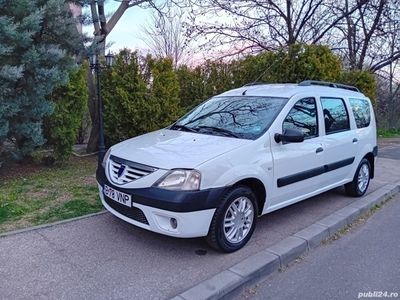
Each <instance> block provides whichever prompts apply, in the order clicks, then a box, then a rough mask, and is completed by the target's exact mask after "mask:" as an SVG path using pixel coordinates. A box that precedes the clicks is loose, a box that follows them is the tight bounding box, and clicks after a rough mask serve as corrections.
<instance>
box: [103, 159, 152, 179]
mask: <svg viewBox="0 0 400 300" xmlns="http://www.w3.org/2000/svg"><path fill="white" fill-rule="evenodd" d="M108 165H109V167H108V171H109V174H110V178H111V180H112V182H114V183H116V184H119V185H122V184H126V183H129V182H132V181H134V180H137V179H139V178H142V177H144V176H147V175H149V174H151V173H153V172H154V171H157V169H156V168H153V167H150V166H146V165H142V164H139V163H135V162H133V161H129V160H126V159H122V158H119V157H116V156H113V155H111V157H110V162H109V164H108Z"/></svg>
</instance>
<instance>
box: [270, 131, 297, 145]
mask: <svg viewBox="0 0 400 300" xmlns="http://www.w3.org/2000/svg"><path fill="white" fill-rule="evenodd" d="M274 138H275V142H277V143H280V142H286V143H301V142H303V141H304V134H303V132H301V131H300V130H298V129H294V128H287V129H285V130H284V131H283V133H282V134H280V133H275V136H274Z"/></svg>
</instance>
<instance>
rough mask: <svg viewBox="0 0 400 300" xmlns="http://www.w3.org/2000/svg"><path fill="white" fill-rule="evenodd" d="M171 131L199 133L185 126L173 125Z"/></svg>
mask: <svg viewBox="0 0 400 300" xmlns="http://www.w3.org/2000/svg"><path fill="white" fill-rule="evenodd" d="M169 129H172V130H182V131H189V132H197V130H196V129H193V128H191V127H187V126H185V125H179V124H174V125H172V126H171V127H170V128H169Z"/></svg>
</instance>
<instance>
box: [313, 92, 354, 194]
mask: <svg viewBox="0 0 400 300" xmlns="http://www.w3.org/2000/svg"><path fill="white" fill-rule="evenodd" d="M346 101H347V100H346V99H344V98H340V97H321V98H320V103H321V107H322V112H323V118H324V120H323V122H322V123H323V125H322V126H323V128H322V129H323V135H322V136H321V141H322V143H323V150H324V151H323V152H324V155H325V156H324V160H325V163H324V165H325V166H324V167H325V173H324V176H323V182H322V184H323V185H324V186H331V185H337V184H339V183H344V182H346V181H348V180H349V178H351V177H352V174H351V173H352V171H351V170H352V167H353V164H354V163H355V159H356V157H355V156H356V153H357V148H358V145H357V144H358V139H357V136H356V133H355V129H354V128H352V126H351V122H350V116H349V109H348V108H349V105H348V103H347V102H346ZM353 126H354V125H353Z"/></svg>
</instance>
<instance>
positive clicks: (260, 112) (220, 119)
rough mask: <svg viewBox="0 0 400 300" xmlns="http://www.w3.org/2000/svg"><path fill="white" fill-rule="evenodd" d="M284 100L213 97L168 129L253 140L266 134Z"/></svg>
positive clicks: (254, 97) (256, 97)
mask: <svg viewBox="0 0 400 300" xmlns="http://www.w3.org/2000/svg"><path fill="white" fill-rule="evenodd" d="M287 100H288V99H287V98H277V97H261V96H219V97H214V98H211V99H210V100H208V101H206V102H204V103H202V104H200V105H199V106H198V107H196V108H195V109H194V110H192V111H191V112H190V113H188V114H187V115H186V116H184V117H183V118H181V119H180V120H178V121H177V122H176V123H175V124H173V125H172V126H170V127H169V129H171V130H186V131H192V132H198V133H204V134H211V135H222V136H230V137H237V138H244V139H256V138H258V137H260V136H261V135H262V134H263V133H264V132H265V131H266V130H268V128H269V126H270V125H271V124H272V122H273V121H274V119H275V118H276V116H277V115H278V114H279V112H280V111H281V110H282V108H283V106H285V104H286V103H287Z"/></svg>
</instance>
